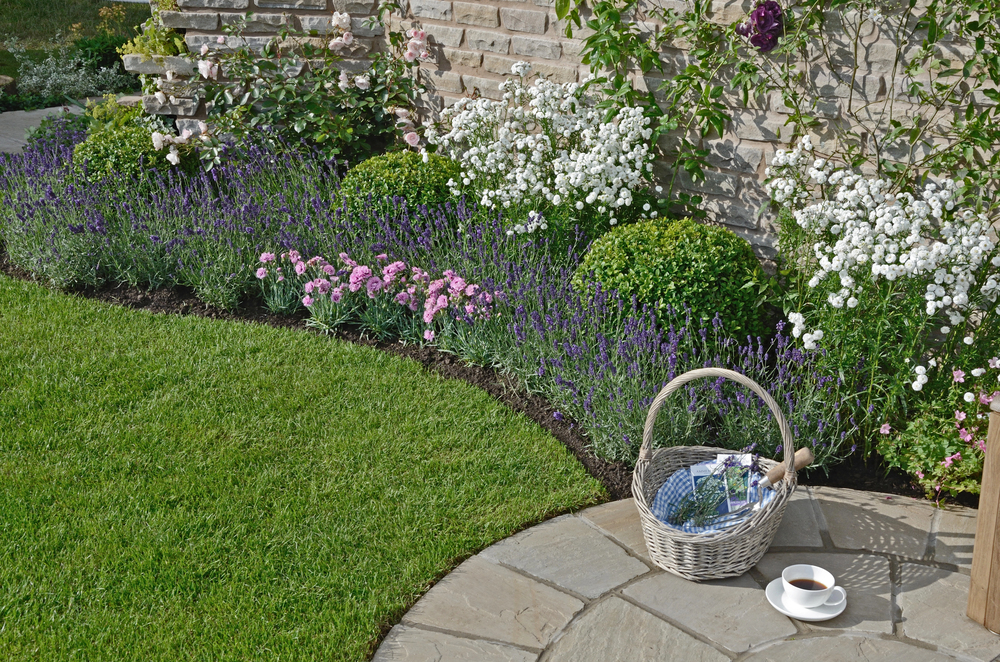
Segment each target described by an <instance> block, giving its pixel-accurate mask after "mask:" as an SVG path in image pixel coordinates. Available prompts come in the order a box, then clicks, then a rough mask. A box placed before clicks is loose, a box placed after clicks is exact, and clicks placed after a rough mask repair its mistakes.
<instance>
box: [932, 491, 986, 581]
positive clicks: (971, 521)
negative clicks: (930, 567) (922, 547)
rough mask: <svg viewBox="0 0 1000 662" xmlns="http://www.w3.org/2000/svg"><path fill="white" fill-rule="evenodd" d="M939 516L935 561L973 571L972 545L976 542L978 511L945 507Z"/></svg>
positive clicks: (935, 540) (935, 536) (935, 538)
mask: <svg viewBox="0 0 1000 662" xmlns="http://www.w3.org/2000/svg"><path fill="white" fill-rule="evenodd" d="M937 516H938V523H937V527H936V531H935V533H934V560H935V561H940V562H942V563H953V564H955V565H957V566H959V567H960V568H968V569H971V568H972V543H973V542H975V540H976V511H975V510H969V509H968V508H959V507H956V506H945V507H943V508H941V509H940V510H939V511H938V515H937Z"/></svg>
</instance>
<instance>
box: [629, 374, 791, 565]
mask: <svg viewBox="0 0 1000 662" xmlns="http://www.w3.org/2000/svg"><path fill="white" fill-rule="evenodd" d="M703 377H725V378H726V379H731V380H733V381H734V382H738V383H740V384H742V385H744V386H746V387H747V388H749V389H750V390H752V391H753V392H754V393H756V394H757V395H759V396H760V397H761V398H763V400H764V403H765V404H767V406H768V408H769V409H770V410H771V413H772V414H774V418H775V420H776V421H777V422H778V427H779V428H780V430H781V443H782V446H783V450H784V454H785V467H787V468H786V470H785V478H784V480H783V481H781V482H779V483H778V484H777V485H775V486H774V490H775V495H774V497H773V498H772V499H771V500H770V501H768V502H767V503H766V504H764V505H763V506H762V507H761V509H760V510H757V511H754V512H753V513H752V514H751V515H750V516H749V517H747V518H746V519H744V520H742V521H740V522H739V523H738V524H736V525H733V526H731V527H728V528H726V529H722V530H720V531H712V532H707V533H686V532H684V531H679V530H677V529H673V528H671V527H669V526H667V525H665V524H664V523H663V522H661V521H660V520H658V519H657V518H656V517H655V516H654V515H653V513H652V511H651V510H650V505H651V504H652V503H653V499H654V498H655V497H656V493H657V491H658V490H659V489H660V487H661V486H662V485H663V483H664V482H666V480H667V479H668V478H669V477H670V476H671V475H672V474H673V473H674V472H675V471H677V470H679V469H683V468H685V467H690V466H691V465H693V464H697V463H699V462H704V461H706V460H712V459H715V456H716V455H717V454H718V453H719V450H720V449H718V448H708V447H705V446H675V447H672V448H658V449H656V450H655V451H654V450H652V448H653V424H654V423H655V422H656V415H657V413H659V411H660V407H661V406H662V405H663V401H664V400H666V399H667V397H668V396H669V395H670V394H671V393H673V392H674V391H676V390H677V389H679V388H680V387H681V386H683V385H684V384H687V383H688V382H691V381H694V380H696V379H701V378H703ZM793 443H794V442H793V439H792V432H791V430H790V429H789V427H788V422H787V421H786V420H785V417H784V416H783V415H782V413H781V410H780V409H779V408H778V403H777V402H775V401H774V398H772V397H771V396H770V395H769V394H768V393H767V391H765V390H764V389H762V388H761V387H760V386H759V385H758V384H757V383H756V382H754V381H753V380H752V379H750V378H748V377H746V376H745V375H741V374H740V373H738V372H733V371H732V370H723V369H721V368H701V369H698V370H692V371H690V372H686V373H684V374H683V375H680V376H679V377H677V378H675V379H673V380H672V381H671V382H670V383H669V384H667V385H666V386H664V387H663V390H662V391H660V392H659V393H658V394H657V396H656V398H654V399H653V403H652V404H651V405H650V406H649V413H648V414H647V415H646V425H645V427H644V428H643V431H642V448H641V450H640V451H639V460H638V462H637V463H636V465H635V472H634V473H633V474H632V495H633V496H634V497H635V505H636V507H637V508H638V509H639V519H640V521H641V522H642V534H643V537H644V538H645V539H646V547H647V549H648V550H649V556H650V558H651V559H652V561H653V563H655V564H656V565H658V566H659V567H661V568H663V569H664V570H667V571H669V572H672V573H674V574H675V575H680V576H681V577H684V578H685V579H692V580H702V579H720V578H722V577H737V576H739V575H742V574H743V573H745V572H746V571H747V570H749V569H750V568H752V567H753V566H754V565H755V564H756V563H757V561H759V560H760V558H761V557H762V556H764V553H765V552H767V548H768V547H770V545H771V541H772V540H773V539H774V534H775V533H777V531H778V525H779V524H780V523H781V516H782V515H783V514H784V512H785V506H786V505H788V499H789V497H790V496H791V495H792V492H793V491H794V490H795V466H794V462H793V459H792V458H793V452H794V449H793V448H792V445H793ZM760 463H761V466H762V467H763V469H764V471H767V470H768V469H770V468H772V467H774V466H776V465H777V464H778V463H777V462H775V461H774V460H769V459H766V458H761V460H760Z"/></svg>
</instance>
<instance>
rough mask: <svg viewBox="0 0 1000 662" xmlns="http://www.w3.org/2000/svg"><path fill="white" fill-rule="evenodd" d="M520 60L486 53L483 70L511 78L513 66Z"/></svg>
mask: <svg viewBox="0 0 1000 662" xmlns="http://www.w3.org/2000/svg"><path fill="white" fill-rule="evenodd" d="M517 61H518V60H516V59H514V58H511V57H503V56H502V55H493V54H492V53H486V54H484V55H483V69H485V70H486V71H488V72H490V73H491V74H500V75H501V76H509V75H510V73H511V71H510V68H511V65H513V64H514V63H515V62H517Z"/></svg>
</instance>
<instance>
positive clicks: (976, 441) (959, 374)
mask: <svg viewBox="0 0 1000 662" xmlns="http://www.w3.org/2000/svg"><path fill="white" fill-rule="evenodd" d="M988 364H989V367H990V368H992V369H993V370H997V369H1000V358H998V357H993V358H991V359H990V360H989V362H988ZM985 374H986V369H985V368H976V369H975V370H972V377H973V378H974V379H978V378H980V377H982V376H983V375H985ZM951 377H952V383H953V384H964V383H965V378H966V377H967V374H966V373H965V372H964V371H962V370H959V369H957V368H955V369H953V370H952V371H951ZM998 380H1000V377H998ZM970 387H971V388H973V389H974V390H975V391H977V392H973V391H969V392H967V393H965V394H964V396H963V400H964V401H965V402H967V403H968V404H970V405H973V407H974V410H973V411H971V412H966V411H963V410H961V409H956V410H955V429H956V430H958V438H959V439H961V440H962V441H963V442H965V443H966V444H969V445H970V446H971V447H972V448H974V449H976V450H979V451H983V452H985V451H986V440H985V439H983V438H982V437H978V438H977V434H978V433H979V432H980V426H978V425H975V421H976V420H984V419H985V414H983V413H981V412H979V411H975V410H976V409H978V408H977V407H975V404H976V403H977V402H978V404H980V405H982V406H984V407H989V405H990V403H992V402H993V401H994V400H996V399H1000V391H993V393H989V392H987V391H985V390H982V389H975V387H974V386H971V385H970ZM966 421H968V422H966ZM961 459H962V456H961V453H955V454H954V455H951V456H949V457H946V458H945V459H944V461H943V462H941V465H942V466H944V467H950V466H952V464H953V463H955V462H958V461H960V460H961Z"/></svg>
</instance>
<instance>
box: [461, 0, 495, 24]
mask: <svg viewBox="0 0 1000 662" xmlns="http://www.w3.org/2000/svg"><path fill="white" fill-rule="evenodd" d="M453 6H454V9H455V22H456V23H466V24H468V25H479V26H481V27H484V28H495V27H499V25H500V15H499V13H498V11H497V7H496V5H487V4H482V3H479V2H456V3H454V5H453Z"/></svg>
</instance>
